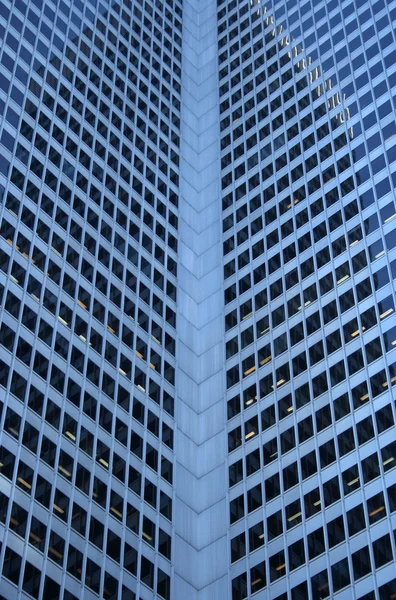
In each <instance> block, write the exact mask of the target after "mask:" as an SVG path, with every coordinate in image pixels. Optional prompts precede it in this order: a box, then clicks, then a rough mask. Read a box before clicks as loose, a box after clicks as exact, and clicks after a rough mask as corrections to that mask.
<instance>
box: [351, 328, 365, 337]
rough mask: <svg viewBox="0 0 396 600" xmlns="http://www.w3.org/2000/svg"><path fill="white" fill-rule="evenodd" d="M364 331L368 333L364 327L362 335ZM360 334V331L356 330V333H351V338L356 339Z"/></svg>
mask: <svg viewBox="0 0 396 600" xmlns="http://www.w3.org/2000/svg"><path fill="white" fill-rule="evenodd" d="M363 331H366V328H365V327H362V333H363ZM359 333H360V329H356V331H354V332H353V333H351V337H356V336H357V335H359Z"/></svg>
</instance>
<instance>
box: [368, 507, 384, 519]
mask: <svg viewBox="0 0 396 600" xmlns="http://www.w3.org/2000/svg"><path fill="white" fill-rule="evenodd" d="M382 510H385V506H380V507H379V508H376V509H375V510H372V511H371V513H369V517H373V516H374V515H377V514H378V513H380V512H381V511H382Z"/></svg>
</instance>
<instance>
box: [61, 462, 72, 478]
mask: <svg viewBox="0 0 396 600" xmlns="http://www.w3.org/2000/svg"><path fill="white" fill-rule="evenodd" d="M58 469H59V471H61V473H63V474H64V475H66V477H71V473H70V471H68V470H67V469H65V468H64V467H62V465H59V466H58Z"/></svg>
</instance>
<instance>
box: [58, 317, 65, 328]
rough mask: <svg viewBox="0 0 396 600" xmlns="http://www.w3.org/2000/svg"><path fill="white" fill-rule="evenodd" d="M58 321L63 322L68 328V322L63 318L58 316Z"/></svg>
mask: <svg viewBox="0 0 396 600" xmlns="http://www.w3.org/2000/svg"><path fill="white" fill-rule="evenodd" d="M58 320H59V321H60V322H61V323H62V324H63V325H66V327H67V321H65V319H62V317H60V316H59V315H58Z"/></svg>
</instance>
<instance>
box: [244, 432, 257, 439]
mask: <svg viewBox="0 0 396 600" xmlns="http://www.w3.org/2000/svg"><path fill="white" fill-rule="evenodd" d="M255 435H256V434H255V432H254V431H250V433H247V434H246V435H245V440H249V439H250V438H252V437H254V436H255Z"/></svg>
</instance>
